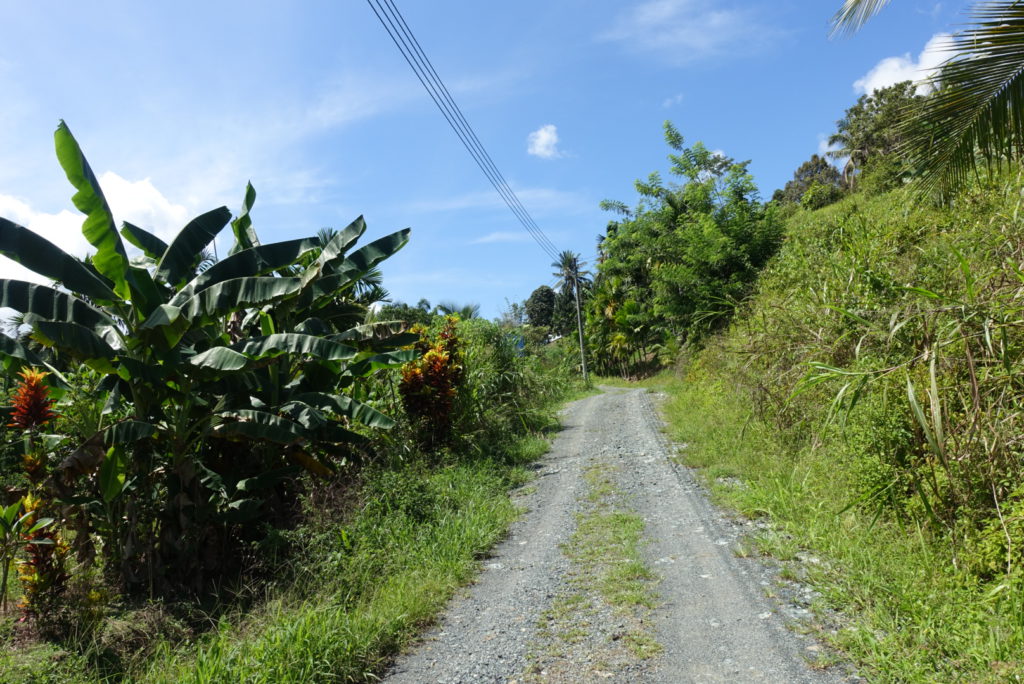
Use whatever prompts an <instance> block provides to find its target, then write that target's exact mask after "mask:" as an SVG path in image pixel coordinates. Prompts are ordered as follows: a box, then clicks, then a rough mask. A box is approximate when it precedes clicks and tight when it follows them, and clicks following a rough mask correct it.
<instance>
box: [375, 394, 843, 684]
mask: <svg viewBox="0 0 1024 684" xmlns="http://www.w3.org/2000/svg"><path fill="white" fill-rule="evenodd" d="M562 423H563V425H564V429H563V430H562V431H561V432H560V433H559V434H558V436H557V438H556V439H555V441H554V443H553V444H552V448H551V451H550V452H549V453H548V454H547V456H545V458H544V459H543V460H542V461H541V462H540V464H539V467H538V470H537V474H538V478H537V479H536V481H535V482H534V484H533V485H531V486H529V487H527V488H524V491H523V492H522V493H520V494H519V495H518V496H519V499H520V503H521V504H522V505H523V506H524V507H525V508H526V509H527V511H526V513H525V514H524V515H523V517H522V518H521V519H520V520H519V521H518V522H516V523H515V524H514V525H513V526H512V529H511V531H510V534H509V536H508V537H507V538H506V539H505V541H503V542H502V543H501V544H499V545H498V546H497V547H496V548H495V549H494V551H493V555H492V556H491V557H490V558H488V559H486V560H485V561H484V562H483V568H484V569H483V572H482V573H481V574H480V576H479V578H478V580H477V581H476V583H475V584H473V585H472V586H470V587H468V588H467V589H466V590H465V591H463V592H462V593H461V594H460V595H459V596H457V597H456V598H455V599H453V601H452V602H451V604H450V605H449V608H448V610H447V611H446V612H445V614H444V615H443V616H442V617H441V618H440V620H439V622H438V625H437V626H436V627H435V628H434V629H432V630H431V631H429V632H428V633H427V634H426V635H424V637H423V638H422V640H421V642H420V643H418V644H417V645H416V646H415V647H414V648H413V649H412V650H411V651H410V652H409V653H407V654H405V655H403V656H402V657H400V658H399V659H398V660H397V661H396V663H395V664H394V665H393V667H392V668H391V670H390V671H389V672H388V673H387V675H386V676H385V681H387V682H391V683H393V684H399V683H402V682H410V683H412V682H415V683H417V684H420V683H426V682H439V683H442V682H444V683H451V684H455V683H460V682H506V683H511V682H524V681H528V682H536V681H544V682H591V681H607V682H627V681H628V682H654V683H666V684H667V683H669V682H672V683H673V684H675V683H684V682H778V683H790V682H792V683H794V684H799V683H803V682H808V683H811V682H842V681H857V678H855V677H853V678H847V677H846V676H845V675H844V674H843V673H842V672H840V671H838V670H837V669H835V668H833V669H831V670H822V669H813V668H812V667H811V666H809V664H808V661H811V660H814V659H815V658H816V657H817V656H818V655H819V654H820V653H822V651H823V650H824V647H822V646H821V645H819V644H818V643H816V642H815V641H814V640H813V639H812V638H810V637H807V636H803V635H801V634H799V633H798V632H799V630H797V631H794V630H793V629H790V628H789V626H792V625H793V624H794V622H795V621H796V620H799V619H800V618H806V617H807V614H808V613H807V610H806V608H805V605H806V603H807V602H808V601H807V598H808V597H807V594H806V590H802V589H799V588H797V589H794V588H793V587H790V588H789V590H787V591H781V592H780V591H778V579H777V573H776V571H775V570H773V569H772V568H771V567H769V566H767V565H765V564H763V563H762V562H760V561H758V560H756V559H749V558H739V557H737V556H736V554H735V553H734V548H735V547H736V543H737V541H738V539H739V538H740V536H741V535H742V534H743V533H744V532H747V531H749V529H748V527H747V526H745V525H743V524H741V523H736V522H733V521H731V520H730V519H729V518H727V517H726V516H724V515H723V514H722V513H721V512H719V511H718V510H717V509H715V508H714V507H713V506H712V505H711V504H710V503H709V502H708V499H707V496H706V493H705V492H704V490H703V489H702V488H701V487H700V486H699V485H698V484H697V483H696V482H695V481H694V480H693V478H692V476H691V474H690V473H689V472H688V471H687V469H686V468H684V467H681V466H678V465H675V464H673V463H672V461H671V458H670V454H671V453H672V452H673V451H674V450H673V449H672V447H671V445H669V444H668V443H667V442H666V441H665V439H664V436H663V435H662V433H661V430H660V427H661V424H660V422H659V420H658V418H657V416H656V415H655V413H654V411H653V409H652V406H651V400H650V396H649V395H648V394H647V393H646V392H644V391H642V390H617V389H612V388H607V391H606V392H605V393H604V394H601V395H597V396H592V397H587V398H586V399H582V400H580V401H577V402H574V403H573V404H570V405H569V407H568V408H567V409H566V410H565V411H564V412H563V415H562ZM595 466H597V467H602V468H607V472H609V473H613V475H612V477H613V479H614V481H615V485H616V486H617V488H618V492H619V494H621V497H622V498H623V500H625V501H627V502H629V505H630V506H631V507H632V509H633V510H634V511H635V512H636V514H637V515H639V516H641V517H642V518H643V519H644V523H645V533H644V534H645V537H646V539H647V542H648V543H647V544H646V546H645V548H644V555H645V560H646V561H647V564H648V566H649V567H650V568H651V569H652V570H653V571H654V572H655V573H656V574H657V575H658V576H660V582H659V583H658V584H657V586H656V588H655V593H656V594H657V595H658V599H657V605H656V608H655V609H654V610H653V611H650V612H648V613H645V614H644V615H643V616H642V619H641V618H638V617H637V616H636V615H626V614H616V613H615V612H613V611H609V610H603V609H602V610H597V612H596V613H595V611H594V610H588V611H587V613H586V614H584V613H583V612H582V611H581V613H580V615H579V618H578V620H577V623H578V624H579V625H580V626H581V629H580V630H579V631H580V634H582V635H583V637H581V638H579V639H577V640H575V642H574V643H575V644H576V646H575V647H574V648H570V649H558V650H557V651H553V649H552V648H551V642H552V640H553V637H552V634H551V624H552V620H551V614H552V613H553V612H558V613H560V615H561V616H562V617H561V619H562V625H563V627H564V623H565V622H566V617H565V615H566V612H567V611H571V606H572V605H573V604H572V603H571V602H567V601H566V600H565V597H566V596H567V595H570V594H571V592H572V591H574V589H573V588H572V586H570V581H569V580H570V578H572V577H574V576H578V575H579V572H578V568H575V567H574V566H573V562H572V561H571V560H570V559H569V558H568V557H567V555H566V554H565V553H564V552H563V550H562V548H561V547H562V545H564V544H566V543H567V542H568V541H569V539H570V538H571V536H572V534H573V532H574V530H575V526H576V521H577V516H578V514H580V512H581V511H582V510H584V509H585V504H586V494H587V484H586V482H585V481H584V472H585V471H586V470H587V469H588V468H591V469H592V468H594V467H595ZM768 589H772V590H773V591H772V593H774V594H776V595H779V596H782V597H783V599H793V598H795V599H796V600H797V601H798V602H794V601H792V600H778V599H775V600H773V599H769V598H768V596H767V593H768V591H767V590H768ZM801 603H802V604H803V605H801ZM588 605H589V604H588ZM567 606H569V607H568V608H567ZM568 620H569V621H572V620H573V617H572V614H571V612H570V614H569V617H568ZM630 621H632V622H633V623H636V622H638V621H639V622H644V623H645V627H644V628H645V629H647V630H648V631H649V633H650V635H651V636H652V637H653V638H654V639H655V640H657V642H658V643H660V646H661V653H660V655H657V656H654V657H651V658H646V659H644V658H641V657H639V656H633V657H630V656H629V654H628V653H627V651H626V650H625V649H623V648H621V647H619V641H618V640H619V638H620V637H621V635H622V633H623V629H625V626H624V625H625V623H627V622H630ZM542 624H544V625H546V628H545V629H540V628H539V626H540V625H542ZM787 625H788V626H787ZM634 626H635V625H634ZM562 641H565V638H564V636H563V638H562ZM580 644H583V645H584V646H583V647H581V646H580ZM553 652H554V653H555V655H554V656H552V653H553Z"/></svg>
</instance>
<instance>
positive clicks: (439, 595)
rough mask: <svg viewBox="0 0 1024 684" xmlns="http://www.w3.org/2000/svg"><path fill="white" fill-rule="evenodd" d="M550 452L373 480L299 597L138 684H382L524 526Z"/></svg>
mask: <svg viewBox="0 0 1024 684" xmlns="http://www.w3.org/2000/svg"><path fill="white" fill-rule="evenodd" d="M546 449H547V442H546V440H544V439H541V438H538V437H528V438H525V439H522V440H519V441H518V442H516V443H515V444H514V446H513V447H512V449H511V453H508V454H505V458H502V459H494V460H484V461H469V462H460V463H456V464H453V465H449V466H447V467H443V468H440V469H432V468H426V467H418V466H417V465H415V464H406V465H403V466H401V467H398V468H392V469H387V470H381V471H379V472H376V473H372V474H370V475H369V476H368V477H367V480H366V482H365V485H364V496H365V497H366V500H365V502H364V504H363V506H362V508H361V510H360V511H359V512H358V514H356V515H355V516H354V518H353V519H352V520H351V521H349V522H348V523H347V524H346V525H343V526H338V527H335V528H333V529H326V530H320V531H319V532H318V533H317V534H316V538H315V539H313V540H311V543H310V553H311V555H312V557H313V562H311V563H310V565H309V567H308V569H306V570H304V571H303V572H301V573H300V577H301V579H300V581H298V582H297V583H296V585H295V586H293V587H290V588H289V589H288V590H287V591H285V592H283V594H282V595H280V596H279V597H277V598H275V599H273V600H271V601H269V602H268V603H267V604H266V605H265V606H264V607H263V608H262V609H261V610H259V611H257V612H256V613H251V614H249V615H247V616H244V617H242V618H241V619H239V620H237V621H228V620H225V621H224V622H223V624H222V627H221V629H219V630H216V631H215V632H214V633H212V634H210V635H207V636H206V637H205V638H204V639H202V640H201V641H200V642H199V643H197V644H195V645H192V646H186V647H180V648H174V647H172V646H170V645H166V646H164V647H163V649H162V653H160V654H159V655H158V656H157V657H156V658H154V659H152V660H151V661H150V663H149V664H148V666H147V667H146V668H145V670H144V671H140V672H138V673H135V674H134V676H133V680H139V681H146V682H168V683H170V682H204V683H205V682H241V681H244V682H267V683H270V682H282V681H302V682H349V681H375V680H376V675H377V674H379V673H380V671H381V669H382V668H383V667H384V666H385V664H386V663H387V661H388V660H389V659H390V658H391V657H392V656H393V655H394V654H395V653H397V652H398V651H399V650H400V649H401V648H402V647H403V646H404V645H405V644H407V643H408V642H409V641H410V640H411V639H412V638H413V637H414V636H415V635H416V634H417V633H418V632H419V631H420V630H421V629H422V627H423V626H424V625H425V624H427V623H429V622H430V621H431V620H432V619H433V618H434V616H435V615H436V614H437V613H438V612H439V611H440V610H441V609H442V608H443V606H444V604H445V602H446V601H447V600H448V598H449V597H450V596H451V595H452V593H453V592H454V591H455V589H456V588H457V587H459V586H460V585H462V584H464V583H465V582H467V581H468V580H469V579H470V578H471V577H472V576H473V575H474V574H475V572H476V571H477V565H478V563H477V559H478V558H479V557H480V556H481V555H482V554H483V553H484V552H486V551H487V549H489V548H490V547H491V546H492V545H493V544H494V543H495V542H496V541H497V540H498V539H499V538H500V537H501V536H502V535H503V534H504V533H505V531H506V530H507V528H508V525H509V524H510V523H511V522H512V521H513V520H514V519H515V518H516V517H517V515H518V512H517V510H516V508H515V506H514V505H513V503H512V502H511V501H510V500H509V497H508V490H509V488H510V487H512V486H516V485H519V484H522V483H523V482H525V481H526V480H527V479H528V477H529V476H528V474H527V471H526V470H525V469H523V468H522V467H521V466H520V465H517V464H522V463H527V462H529V461H532V460H534V459H536V458H538V457H539V456H540V455H542V454H543V453H544V451H546Z"/></svg>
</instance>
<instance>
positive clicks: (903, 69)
mask: <svg viewBox="0 0 1024 684" xmlns="http://www.w3.org/2000/svg"><path fill="white" fill-rule="evenodd" d="M949 39H950V34H948V33H936V34H935V35H934V36H932V37H931V38H930V39H929V40H928V42H927V43H925V46H924V49H923V50H922V51H921V54H919V55H918V56H917V60H914V59H912V58H911V57H910V53H909V52H908V53H906V54H904V55H902V56H898V57H886V58H885V59H883V60H882V61H880V62H879V63H878V64H876V65H875V66H874V68H872V69H871V71H869V72H868V73H866V74H865V75H864V76H862V77H861V78H858V79H857V80H856V81H854V82H853V90H854V92H857V93H864V94H871V93H873V92H875V91H876V90H878V89H879V88H885V87H887V86H891V85H893V84H895V83H899V82H901V81H917V82H918V83H917V94H918V95H927V94H928V93H929V92H931V89H932V88H931V85H930V84H929V83H927V82H925V81H926V79H928V78H930V77H931V76H933V75H934V74H935V73H936V71H938V68H939V66H941V65H942V63H943V62H945V61H946V60H947V59H949V57H950V52H949V45H950V43H949Z"/></svg>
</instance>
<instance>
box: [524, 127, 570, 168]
mask: <svg viewBox="0 0 1024 684" xmlns="http://www.w3.org/2000/svg"><path fill="white" fill-rule="evenodd" d="M526 139H527V142H528V143H529V144H528V147H527V148H526V151H527V152H528V153H530V154H532V155H533V156H535V157H540V158H541V159H555V158H556V157H561V156H562V153H561V151H559V149H558V128H557V127H556V126H555V125H554V124H546V125H544V126H541V127H540V128H538V129H537V130H535V131H534V132H533V133H530V135H528V136H526Z"/></svg>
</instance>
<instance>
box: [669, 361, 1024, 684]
mask: <svg viewBox="0 0 1024 684" xmlns="http://www.w3.org/2000/svg"><path fill="white" fill-rule="evenodd" d="M710 365H711V364H709V365H708V366H704V365H702V364H697V365H696V366H694V367H691V370H690V372H689V374H688V375H687V377H686V380H685V382H684V381H682V380H680V379H671V378H662V379H661V381H660V387H659V389H661V390H663V391H666V392H667V393H668V394H669V398H668V399H667V401H666V402H665V404H664V407H663V411H664V414H665V417H666V419H667V421H668V424H669V431H670V434H671V437H672V438H673V439H674V440H675V441H676V442H679V443H683V444H685V445H686V447H685V448H684V449H683V450H682V452H681V453H682V456H681V458H682V460H683V461H684V462H685V463H686V464H687V465H690V466H695V467H698V468H699V469H700V472H701V473H702V474H703V476H704V477H705V478H706V480H707V482H708V483H709V485H710V486H711V489H712V491H713V493H714V495H715V496H716V498H717V499H718V500H719V501H720V502H722V503H725V504H727V505H729V506H731V507H733V508H735V509H737V510H739V511H740V512H741V513H743V514H744V515H747V516H750V517H761V516H766V517H768V518H770V520H771V521H772V523H773V527H774V532H773V533H772V534H770V535H768V536H767V537H766V538H765V539H763V540H760V543H759V544H758V547H759V548H760V549H761V550H762V552H765V553H770V554H772V555H776V554H779V555H781V556H793V555H795V552H796V551H797V550H801V549H803V550H809V551H811V552H813V553H814V554H815V555H816V556H819V557H820V558H821V562H819V563H816V564H810V565H806V566H804V567H803V568H802V571H801V574H802V575H803V576H804V578H805V579H806V580H807V581H808V582H809V583H810V584H811V585H812V586H814V587H815V588H816V589H817V590H818V591H819V592H820V593H821V595H822V597H823V599H822V605H819V606H818V608H819V609H822V608H826V607H827V608H830V609H834V610H838V611H841V615H842V617H841V623H840V624H838V625H834V627H835V629H834V630H833V631H831V632H826V633H825V634H824V636H825V637H826V638H827V639H828V640H829V641H830V642H831V643H832V644H833V645H834V646H836V647H837V648H839V649H840V650H841V651H842V652H843V653H844V654H846V655H847V656H848V657H849V658H850V659H851V660H852V661H853V663H854V664H855V666H856V667H857V668H858V670H859V671H860V672H861V674H863V675H866V676H867V677H868V678H869V679H870V680H871V681H878V682H1014V681H1022V679H1024V656H1022V655H1021V654H1022V653H1024V592H1022V591H1021V589H1022V588H1024V583H1022V582H1021V580H1020V578H1006V577H1003V578H1001V579H999V580H997V581H994V582H989V583H985V582H981V581H979V580H977V579H976V578H972V577H971V576H970V575H969V574H968V573H966V572H959V571H957V570H956V569H955V568H954V567H953V566H952V564H951V563H949V559H948V554H947V552H946V551H945V550H944V548H943V547H941V546H939V545H937V544H935V543H934V542H932V541H929V540H928V539H927V537H926V535H924V534H922V533H920V532H919V531H917V530H915V529H908V528H907V527H906V526H904V527H900V526H899V525H897V524H895V523H887V522H885V521H881V520H876V519H875V516H874V515H872V512H871V511H870V510H862V509H860V508H858V507H856V506H854V507H849V504H850V503H851V502H850V501H848V500H847V499H848V498H849V496H848V495H845V494H844V492H850V491H855V490H854V488H853V486H852V483H850V482H848V481H847V480H848V478H850V477H853V475H852V474H850V473H847V472H846V471H845V470H844V468H843V467H842V464H841V463H840V461H839V457H838V456H837V454H836V453H835V452H834V451H832V450H830V449H829V448H828V445H827V444H825V445H821V444H818V445H815V444H812V445H809V446H804V447H801V448H799V449H796V450H794V449H793V448H792V447H790V446H789V445H787V444H786V443H785V442H784V440H783V439H782V438H781V437H780V435H779V434H778V433H777V432H775V431H774V430H773V429H772V428H770V427H769V426H768V425H766V424H764V423H762V422H761V421H760V420H758V418H757V417H756V415H755V414H754V412H753V409H752V407H751V405H750V403H749V400H748V398H747V396H746V395H745V394H744V393H743V391H742V390H741V389H738V385H737V384H735V383H732V382H730V381H729V379H728V374H727V373H725V372H723V368H722V367H721V366H717V367H714V368H713V369H711V368H710V367H709V366H710ZM780 540H781V541H780Z"/></svg>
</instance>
